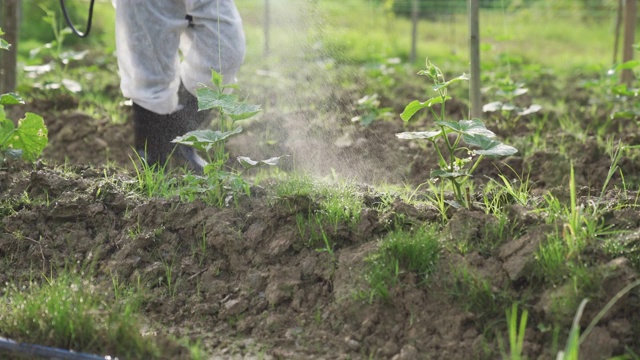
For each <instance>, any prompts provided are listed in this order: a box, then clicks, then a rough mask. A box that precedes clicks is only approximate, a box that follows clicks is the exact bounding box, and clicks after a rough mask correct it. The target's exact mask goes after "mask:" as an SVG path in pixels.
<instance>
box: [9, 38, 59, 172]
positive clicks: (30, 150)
mask: <svg viewBox="0 0 640 360" xmlns="http://www.w3.org/2000/svg"><path fill="white" fill-rule="evenodd" d="M3 34H4V32H2V29H0V35H3ZM0 40H1V42H0V49H2V50H9V46H10V45H9V44H8V43H7V42H6V41H5V40H4V39H1V38H0ZM17 104H24V101H23V100H22V99H21V98H20V96H18V95H17V94H14V93H8V94H2V95H0V166H2V164H4V162H5V161H6V160H7V159H17V158H22V159H24V160H26V161H31V162H32V161H35V160H36V159H37V158H38V157H39V156H40V154H41V153H42V150H43V149H44V148H45V146H47V142H48V141H49V140H48V137H47V135H48V131H47V127H46V126H45V124H44V120H43V119H42V117H41V116H40V115H36V114H33V113H30V112H27V113H26V114H25V117H24V118H23V119H20V120H19V121H18V126H17V127H16V126H15V124H14V122H13V121H12V120H11V119H8V118H7V115H6V113H5V111H4V106H5V105H17Z"/></svg>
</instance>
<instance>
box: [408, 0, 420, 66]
mask: <svg viewBox="0 0 640 360" xmlns="http://www.w3.org/2000/svg"><path fill="white" fill-rule="evenodd" d="M419 14H420V8H419V7H418V0H413V1H412V2H411V24H412V27H411V56H410V57H409V61H410V62H411V63H414V62H415V61H416V57H417V56H418V55H417V47H418V45H417V43H418V16H419Z"/></svg>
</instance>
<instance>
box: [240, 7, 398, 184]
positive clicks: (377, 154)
mask: <svg viewBox="0 0 640 360" xmlns="http://www.w3.org/2000/svg"><path fill="white" fill-rule="evenodd" d="M270 5H271V6H270V15H271V19H270V20H271V21H270V24H271V26H270V27H269V34H270V37H269V48H270V52H269V55H268V56H266V55H265V54H264V53H263V50H264V37H263V35H264V32H263V26H264V23H263V20H264V19H263V18H260V17H259V16H263V14H264V13H263V12H262V10H263V9H254V13H253V17H252V18H250V19H247V18H246V17H245V24H246V25H245V27H246V28H247V30H246V31H247V32H248V36H247V38H248V47H249V52H248V54H247V60H246V64H245V66H244V67H243V70H241V74H240V83H239V85H240V86H241V87H242V88H243V89H245V91H246V92H247V93H248V94H249V95H248V101H250V102H256V101H255V100H256V99H258V101H257V102H258V103H260V104H262V106H263V108H264V112H263V113H262V115H261V116H260V119H259V120H258V121H257V122H256V123H253V124H251V125H250V126H247V127H246V130H245V133H246V134H245V136H241V137H240V138H238V139H236V140H234V141H232V142H231V143H230V147H231V150H232V153H238V155H248V156H251V157H252V158H255V159H261V158H267V157H270V156H279V155H284V154H287V155H290V156H291V161H292V162H293V169H294V170H296V171H303V172H307V173H310V174H312V175H315V176H319V177H326V176H328V175H332V174H333V173H336V174H338V175H339V176H340V177H344V178H350V179H354V180H356V181H361V182H368V183H372V182H374V183H375V182H400V181H401V179H399V178H398V175H397V174H399V173H402V171H401V170H398V168H399V167H400V166H403V165H402V164H407V162H406V161H405V160H399V159H394V158H389V157H392V156H393V155H391V154H384V153H382V152H384V149H383V148H381V147H379V144H380V143H381V142H382V141H396V140H395V136H394V133H393V132H390V133H389V134H387V135H389V137H390V138H391V139H385V140H383V139H376V138H375V137H372V136H371V134H369V136H368V137H364V136H362V134H361V132H362V128H361V127H360V125H359V124H351V123H350V121H349V119H351V117H353V116H354V115H355V113H354V104H355V102H356V100H357V99H359V98H360V97H362V96H363V95H365V94H364V93H363V92H362V91H364V90H361V89H359V88H358V82H359V80H358V77H359V76H362V75H361V74H359V72H358V69H357V67H350V66H343V65H336V62H335V58H336V57H339V55H340V54H339V51H337V49H336V48H335V46H334V45H335V43H334V42H333V41H332V37H334V36H335V34H334V30H335V28H334V25H333V24H332V22H331V18H329V17H328V16H327V15H326V14H323V13H322V12H321V11H320V9H319V8H318V6H317V1H291V0H270ZM239 8H240V10H241V12H242V10H243V9H242V7H241V6H240V4H239ZM256 13H257V14H259V15H258V16H255V14H256ZM250 21H256V22H259V25H258V26H256V24H248V23H247V22H250ZM251 29H254V30H251ZM252 31H253V32H252ZM336 55H337V56H336ZM338 67H339V68H340V69H338ZM345 69H348V70H345ZM278 151H279V153H278Z"/></svg>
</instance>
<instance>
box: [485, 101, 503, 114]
mask: <svg viewBox="0 0 640 360" xmlns="http://www.w3.org/2000/svg"><path fill="white" fill-rule="evenodd" d="M501 109H502V101H494V102H490V103H488V104H484V105H483V106H482V112H494V111H498V110H501Z"/></svg>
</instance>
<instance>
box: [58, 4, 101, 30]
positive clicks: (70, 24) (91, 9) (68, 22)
mask: <svg viewBox="0 0 640 360" xmlns="http://www.w3.org/2000/svg"><path fill="white" fill-rule="evenodd" d="M94 3H95V0H91V2H90V3H89V16H88V18H87V30H85V32H80V31H79V30H78V29H76V27H75V26H73V23H72V22H71V19H70V18H69V13H68V12H67V6H66V5H65V4H64V0H60V8H62V14H63V15H64V19H65V20H66V21H67V24H68V25H69V27H70V28H71V31H72V32H73V33H74V34H76V35H77V36H78V37H81V38H86V37H87V36H88V35H89V31H91V20H92V19H93V4H94Z"/></svg>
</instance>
